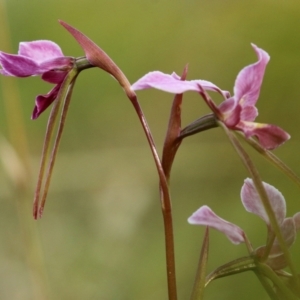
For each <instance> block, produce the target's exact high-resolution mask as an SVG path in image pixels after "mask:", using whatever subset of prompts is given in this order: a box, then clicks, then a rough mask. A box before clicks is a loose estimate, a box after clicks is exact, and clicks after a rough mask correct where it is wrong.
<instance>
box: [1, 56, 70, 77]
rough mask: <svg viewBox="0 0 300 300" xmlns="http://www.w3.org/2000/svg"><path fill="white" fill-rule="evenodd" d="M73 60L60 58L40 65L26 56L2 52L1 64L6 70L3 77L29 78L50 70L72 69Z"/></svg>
mask: <svg viewBox="0 0 300 300" xmlns="http://www.w3.org/2000/svg"><path fill="white" fill-rule="evenodd" d="M72 62H73V59H72V58H71V57H59V58H54V59H50V60H47V61H44V62H43V63H41V64H39V63H38V62H36V61H34V60H33V59H31V58H29V57H26V56H18V55H15V54H8V53H4V52H0V64H1V66H2V68H3V70H4V72H1V73H2V74H3V75H9V76H16V77H28V76H34V75H40V74H43V73H44V72H47V71H49V70H53V69H58V68H63V69H67V68H69V69H70V68H71V67H72Z"/></svg>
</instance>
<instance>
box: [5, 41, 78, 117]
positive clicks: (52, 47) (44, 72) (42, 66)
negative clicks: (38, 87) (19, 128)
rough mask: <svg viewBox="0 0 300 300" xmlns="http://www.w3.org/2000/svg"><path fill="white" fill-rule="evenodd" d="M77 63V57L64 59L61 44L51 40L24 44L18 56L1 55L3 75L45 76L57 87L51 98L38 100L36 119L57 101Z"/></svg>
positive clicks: (20, 47) (48, 95)
mask: <svg viewBox="0 0 300 300" xmlns="http://www.w3.org/2000/svg"><path fill="white" fill-rule="evenodd" d="M73 63H74V58H73V57H66V56H64V54H63V53H62V51H61V49H60V47H59V46H58V45H57V44H55V43H54V42H51V41H47V40H40V41H33V42H21V43H20V45H19V51H18V54H17V55H14V54H8V53H5V52H1V51H0V66H1V69H0V74H2V75H6V76H15V77H28V76H36V75H41V78H42V79H43V80H44V81H46V82H49V83H53V84H55V87H54V88H53V89H52V90H51V91H50V92H49V93H48V94H46V95H38V96H37V97H36V99H35V107H34V110H33V113H32V117H31V118H32V119H36V118H37V117H38V116H39V115H40V114H41V113H42V112H43V111H44V110H45V109H46V108H47V107H48V106H49V105H50V104H51V103H52V102H53V101H54V100H55V99H56V97H57V94H58V92H59V90H60V87H61V85H62V83H63V81H64V79H65V77H66V75H67V74H68V72H69V71H70V70H71V69H72V67H73Z"/></svg>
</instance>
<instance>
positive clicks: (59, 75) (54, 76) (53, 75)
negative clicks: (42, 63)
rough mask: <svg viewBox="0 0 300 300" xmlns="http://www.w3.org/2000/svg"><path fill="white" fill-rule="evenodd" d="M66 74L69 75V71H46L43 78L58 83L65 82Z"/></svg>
mask: <svg viewBox="0 0 300 300" xmlns="http://www.w3.org/2000/svg"><path fill="white" fill-rule="evenodd" d="M66 75H67V72H65V71H58V70H57V71H53V70H51V71H48V72H45V73H44V74H43V75H42V79H43V80H44V81H46V82H50V83H54V84H57V83H61V82H63V80H64V79H65V77H66Z"/></svg>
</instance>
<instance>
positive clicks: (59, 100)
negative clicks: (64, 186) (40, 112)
mask: <svg viewBox="0 0 300 300" xmlns="http://www.w3.org/2000/svg"><path fill="white" fill-rule="evenodd" d="M77 75H78V70H77V69H76V67H75V66H74V68H73V69H72V70H71V71H70V72H69V73H68V74H67V76H66V78H65V79H64V81H63V83H62V85H61V88H60V90H59V93H58V95H57V98H56V100H55V101H54V103H53V107H52V110H51V113H50V116H49V119H48V124H47V129H46V134H45V140H44V146H43V150H42V158H41V162H40V171H39V175H38V182H37V186H36V190H35V196H34V201H33V216H34V218H35V219H37V218H38V217H39V202H40V192H41V189H42V187H43V180H44V174H45V168H46V164H47V161H48V156H49V151H50V143H51V140H52V135H53V132H54V128H55V124H56V121H57V116H58V113H59V110H60V106H61V103H62V102H63V101H64V100H65V97H66V95H67V93H68V89H69V86H70V84H71V83H72V81H73V80H74V79H75V78H76V76H77ZM46 192H47V191H46Z"/></svg>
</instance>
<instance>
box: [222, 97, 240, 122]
mask: <svg viewBox="0 0 300 300" xmlns="http://www.w3.org/2000/svg"><path fill="white" fill-rule="evenodd" d="M218 110H219V112H220V113H219V114H220V115H221V118H222V120H223V121H224V122H225V124H226V126H228V127H229V128H232V127H234V126H236V125H237V124H238V123H239V121H240V113H241V110H242V108H241V106H240V105H236V102H235V101H234V98H229V99H227V100H225V101H223V102H222V103H221V104H220V105H219V107H218Z"/></svg>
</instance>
